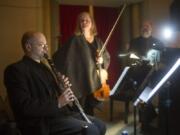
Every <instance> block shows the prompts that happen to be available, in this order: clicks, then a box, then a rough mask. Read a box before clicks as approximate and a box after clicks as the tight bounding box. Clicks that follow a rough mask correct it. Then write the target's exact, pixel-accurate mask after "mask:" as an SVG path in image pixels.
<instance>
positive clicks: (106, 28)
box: [94, 7, 121, 88]
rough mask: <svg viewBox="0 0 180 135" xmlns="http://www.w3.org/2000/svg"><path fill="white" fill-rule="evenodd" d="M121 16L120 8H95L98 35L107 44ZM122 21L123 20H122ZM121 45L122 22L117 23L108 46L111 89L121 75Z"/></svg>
mask: <svg viewBox="0 0 180 135" xmlns="http://www.w3.org/2000/svg"><path fill="white" fill-rule="evenodd" d="M118 14H119V8H110V7H94V18H95V21H96V25H97V29H98V33H99V34H98V35H99V37H100V38H101V39H102V40H103V42H105V40H106V38H107V36H108V35H109V33H110V31H111V29H112V27H113V25H114V23H115V21H116V19H117V17H118ZM120 19H121V18H120ZM120 43H121V28H120V20H119V22H118V23H117V25H116V27H115V29H114V31H113V33H112V35H111V38H110V40H109V42H108V44H107V49H108V51H109V53H110V55H111V63H110V67H109V71H108V73H109V80H108V82H109V84H110V86H111V88H112V87H113V85H114V83H115V82H116V81H117V79H118V77H119V75H120V68H121V66H120V61H119V59H118V53H119V50H120Z"/></svg>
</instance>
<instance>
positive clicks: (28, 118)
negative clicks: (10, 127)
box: [4, 56, 65, 135]
mask: <svg viewBox="0 0 180 135" xmlns="http://www.w3.org/2000/svg"><path fill="white" fill-rule="evenodd" d="M4 83H5V86H6V88H7V92H8V96H9V100H10V104H11V106H12V110H13V112H14V115H15V119H16V121H17V124H18V126H19V128H20V129H21V130H22V131H23V133H25V134H32V135H36V134H38V135H42V134H43V135H48V130H49V127H48V121H49V120H51V119H53V118H56V117H58V118H59V117H64V115H65V113H64V112H65V111H64V110H65V108H62V109H59V108H58V105H57V104H58V103H57V99H56V94H58V92H57V91H56V90H57V88H58V87H57V85H56V83H55V80H54V78H53V76H52V74H51V72H50V71H49V69H48V68H47V67H46V66H45V65H44V64H42V63H41V64H40V63H37V62H35V61H33V60H32V59H30V58H28V57H26V56H25V57H23V59H22V60H20V61H19V62H17V63H15V64H12V65H10V66H8V67H7V68H6V70H5V73H4Z"/></svg>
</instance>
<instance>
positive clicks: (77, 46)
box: [53, 12, 110, 115]
mask: <svg viewBox="0 0 180 135" xmlns="http://www.w3.org/2000/svg"><path fill="white" fill-rule="evenodd" d="M102 46H103V43H102V41H101V40H100V39H99V38H98V37H97V30H96V25H95V22H94V19H93V17H92V16H91V15H90V14H89V13H88V12H82V13H80V14H79V16H78V18H77V25H76V29H75V33H74V35H73V36H72V37H71V38H70V39H69V40H68V41H67V42H66V44H64V45H63V46H62V47H61V48H59V49H58V50H57V52H55V54H54V55H53V59H54V63H55V65H56V66H57V68H58V69H59V70H60V71H61V72H62V73H64V74H65V75H66V76H68V77H69V80H70V82H71V84H72V90H73V91H74V94H75V95H76V96H77V98H78V99H79V101H80V102H81V104H82V106H83V108H84V111H85V112H86V113H87V114H89V115H93V108H94V107H96V106H97V105H98V103H99V102H100V101H102V100H103V99H104V98H107V96H109V87H108V85H106V80H107V79H108V73H107V69H108V67H109V64H110V55H109V53H108V51H107V50H106V49H105V50H104V51H103V53H101V55H98V52H99V51H100V50H101V48H102Z"/></svg>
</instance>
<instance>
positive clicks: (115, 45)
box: [59, 5, 121, 88]
mask: <svg viewBox="0 0 180 135" xmlns="http://www.w3.org/2000/svg"><path fill="white" fill-rule="evenodd" d="M88 10H89V9H88V6H68V5H60V10H59V11H60V33H61V37H60V43H61V44H63V43H65V42H66V40H67V39H68V38H69V37H70V36H71V35H72V34H73V32H74V29H75V25H76V19H77V15H78V14H79V13H80V12H82V11H88ZM118 13H119V9H117V8H109V7H94V18H95V22H96V25H97V30H98V36H99V37H100V38H101V39H102V41H103V42H105V40H106V38H107V36H108V34H109V32H110V30H111V28H112V27H113V24H114V22H115V21H116V19H117V16H118ZM120 41H121V30H120V24H119V23H118V25H117V27H116V28H115V30H114V32H113V34H112V36H111V38H110V40H109V42H108V45H107V49H108V51H109V53H110V55H111V64H110V67H109V80H108V83H109V84H110V86H111V88H112V86H113V85H114V83H115V82H116V81H117V79H118V76H119V75H120V62H119V60H118V57H117V56H118V53H119V49H120Z"/></svg>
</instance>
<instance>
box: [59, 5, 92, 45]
mask: <svg viewBox="0 0 180 135" xmlns="http://www.w3.org/2000/svg"><path fill="white" fill-rule="evenodd" d="M82 11H89V8H88V6H69V5H60V6H59V15H60V16H59V18H60V21H59V23H60V33H61V34H60V39H59V41H60V44H64V43H65V42H66V41H67V39H68V38H69V37H70V36H72V35H73V33H74V29H75V26H76V19H77V15H78V14H79V13H80V12H82Z"/></svg>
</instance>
